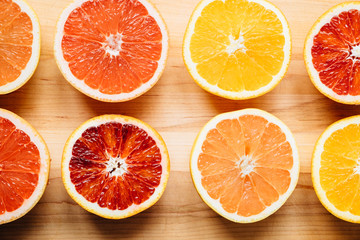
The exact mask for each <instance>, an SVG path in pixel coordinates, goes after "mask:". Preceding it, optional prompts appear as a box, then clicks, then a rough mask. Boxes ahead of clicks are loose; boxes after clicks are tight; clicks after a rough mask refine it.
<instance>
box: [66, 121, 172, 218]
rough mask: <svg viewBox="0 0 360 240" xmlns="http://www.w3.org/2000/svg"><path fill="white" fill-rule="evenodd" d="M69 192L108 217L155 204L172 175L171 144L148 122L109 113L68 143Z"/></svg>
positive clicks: (81, 129) (87, 124)
mask: <svg viewBox="0 0 360 240" xmlns="http://www.w3.org/2000/svg"><path fill="white" fill-rule="evenodd" d="M61 171H62V179H63V182H64V185H65V188H66V190H67V191H68V193H69V195H70V196H71V198H72V199H74V200H75V201H76V202H77V203H78V204H79V205H80V206H82V207H83V208H84V209H86V210H88V211H89V212H92V213H94V214H96V215H99V216H101V217H104V218H111V219H121V218H127V217H130V216H133V215H135V214H137V213H139V212H141V211H144V210H145V209H147V208H149V207H151V206H152V205H153V204H155V203H156V202H157V201H158V200H159V198H160V197H161V195H162V194H163V192H164V190H165V187H166V183H167V180H168V177H169V172H170V161H169V155H168V151H167V148H166V145H165V143H164V141H163V139H162V138H161V136H160V135H159V134H158V133H157V132H156V131H155V130H154V129H153V128H152V127H150V126H149V125H147V124H146V123H144V122H142V121H140V120H138V119H135V118H131V117H126V116H120V115H103V116H99V117H95V118H92V119H90V120H88V121H86V122H85V123H83V124H82V125H81V126H80V127H78V128H77V129H76V130H75V131H74V132H73V134H72V135H71V136H70V137H69V139H68V140H67V142H66V145H65V148H64V152H63V158H62V164H61Z"/></svg>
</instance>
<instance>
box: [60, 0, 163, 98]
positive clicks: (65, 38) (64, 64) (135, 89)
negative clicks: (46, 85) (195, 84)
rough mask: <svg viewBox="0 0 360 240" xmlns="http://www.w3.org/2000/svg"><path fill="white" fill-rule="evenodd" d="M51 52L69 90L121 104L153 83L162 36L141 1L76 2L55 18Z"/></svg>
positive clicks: (159, 65) (155, 13) (148, 7)
mask: <svg viewBox="0 0 360 240" xmlns="http://www.w3.org/2000/svg"><path fill="white" fill-rule="evenodd" d="M54 50H55V58H56V62H57V64H58V66H59V68H60V70H61V72H62V73H63V75H64V77H65V78H66V80H68V81H69V82H70V83H71V84H72V85H73V86H74V87H75V88H77V89H78V90H79V91H81V92H83V93H84V94H86V95H88V96H90V97H92V98H95V99H98V100H101V101H107V102H121V101H127V100H130V99H133V98H136V97H138V96H140V95H141V94H143V93H145V92H146V91H148V90H149V89H150V88H151V87H152V86H154V85H155V83H156V82H157V81H158V79H159V78H160V76H161V74H162V72H163V70H164V68H165V62H166V59H167V52H168V33H167V30H166V26H165V23H164V21H163V19H162V18H161V16H160V14H159V12H158V11H157V10H156V9H155V7H154V6H153V5H152V4H150V3H149V2H148V1H147V0H91V1H90V0H76V1H74V2H73V3H72V4H70V5H69V6H68V7H67V8H66V9H65V10H64V11H63V13H62V14H61V16H60V20H59V21H58V24H57V33H56V37H55V44H54Z"/></svg>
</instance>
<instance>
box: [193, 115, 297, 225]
mask: <svg viewBox="0 0 360 240" xmlns="http://www.w3.org/2000/svg"><path fill="white" fill-rule="evenodd" d="M190 170H191V176H192V179H193V182H194V184H195V188H196V190H197V191H198V193H199V194H200V197H201V198H202V199H203V200H204V202H205V203H206V204H207V205H209V207H211V208H212V209H213V210H214V211H215V212H217V213H218V214H220V215H221V216H223V217H225V218H227V219H229V220H231V221H234V222H240V223H249V222H256V221H260V220H262V219H264V218H266V217H268V216H269V215H271V214H273V213H274V212H275V211H277V210H278V209H279V208H280V207H281V206H282V205H283V204H284V203H285V201H286V200H287V198H288V197H289V196H290V195H291V193H292V192H293V190H294V189H295V186H296V183H297V180H298V177H299V154H298V151H297V148H296V144H295V140H294V137H293V136H292V134H291V132H290V130H289V129H288V128H287V126H286V125H285V124H284V123H282V122H281V121H280V120H279V119H277V118H276V117H274V116H273V115H271V114H269V113H267V112H264V111H261V110H258V109H244V110H240V111H236V112H229V113H224V114H221V115H218V116H216V117H215V118H213V119H211V120H210V121H209V122H208V123H207V124H206V125H205V126H204V128H203V129H202V130H201V131H200V133H199V135H198V137H197V138H196V140H195V143H194V146H193V149H192V153H191V159H190Z"/></svg>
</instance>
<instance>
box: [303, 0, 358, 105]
mask: <svg viewBox="0 0 360 240" xmlns="http://www.w3.org/2000/svg"><path fill="white" fill-rule="evenodd" d="M359 22H360V3H359V2H348V3H342V4H339V5H337V6H335V7H333V8H331V9H330V10H329V11H327V12H326V13H324V14H323V15H322V16H321V17H320V18H319V19H318V20H317V22H316V23H315V24H314V26H313V27H312V28H311V30H310V32H309V34H308V36H307V38H306V42H305V48H304V59H305V65H306V68H307V71H308V73H309V76H310V79H311V81H312V82H313V84H314V85H315V87H316V88H317V89H318V90H319V91H320V92H321V93H323V94H324V95H325V96H327V97H329V98H330V99H332V100H334V101H337V102H340V103H344V104H360V73H359V71H360V33H359V31H360V24H359Z"/></svg>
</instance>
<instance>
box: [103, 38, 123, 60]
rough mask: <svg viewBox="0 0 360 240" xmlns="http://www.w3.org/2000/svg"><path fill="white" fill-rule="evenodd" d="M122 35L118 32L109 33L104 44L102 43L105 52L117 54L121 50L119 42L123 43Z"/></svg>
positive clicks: (112, 54) (111, 54)
mask: <svg viewBox="0 0 360 240" xmlns="http://www.w3.org/2000/svg"><path fill="white" fill-rule="evenodd" d="M121 38H122V35H121V34H120V33H117V34H111V35H110V36H108V37H106V42H107V43H106V44H105V45H104V48H105V51H106V53H108V54H110V56H119V55H120V51H121V44H122V43H123V42H122V40H121Z"/></svg>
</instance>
